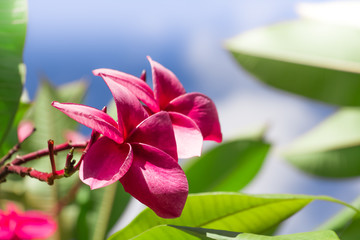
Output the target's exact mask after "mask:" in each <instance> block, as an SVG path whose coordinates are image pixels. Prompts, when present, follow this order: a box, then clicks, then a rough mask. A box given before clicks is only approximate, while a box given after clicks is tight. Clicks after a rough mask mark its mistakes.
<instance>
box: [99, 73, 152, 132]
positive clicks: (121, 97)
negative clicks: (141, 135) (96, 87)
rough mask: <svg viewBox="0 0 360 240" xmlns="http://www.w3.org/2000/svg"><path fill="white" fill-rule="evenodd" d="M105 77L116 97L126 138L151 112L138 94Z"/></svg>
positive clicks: (121, 126) (119, 117) (119, 121)
mask: <svg viewBox="0 0 360 240" xmlns="http://www.w3.org/2000/svg"><path fill="white" fill-rule="evenodd" d="M103 79H104V81H105V82H106V84H107V85H108V87H109V89H110V91H111V93H112V95H113V97H114V100H115V104H116V109H117V114H118V124H119V128H122V129H124V138H126V137H127V135H128V134H129V133H130V132H131V131H132V130H133V129H134V128H135V127H136V126H137V125H138V124H139V123H140V122H142V121H143V120H144V119H145V118H147V117H148V116H149V114H148V113H147V112H146V110H145V109H144V107H143V106H142V105H141V103H140V102H139V100H138V99H137V98H136V96H135V95H134V94H132V93H131V92H130V91H129V90H128V89H127V88H125V87H124V86H122V85H121V84H119V83H118V82H115V81H113V79H111V78H109V77H103ZM140 81H141V80H140ZM141 82H142V81H141ZM142 83H144V82H142Z"/></svg>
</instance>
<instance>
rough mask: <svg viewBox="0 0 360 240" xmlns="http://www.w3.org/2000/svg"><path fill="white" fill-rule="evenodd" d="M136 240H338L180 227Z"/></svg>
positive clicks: (323, 234)
mask: <svg viewBox="0 0 360 240" xmlns="http://www.w3.org/2000/svg"><path fill="white" fill-rule="evenodd" d="M133 239H136V240H141V239H144V240H157V239H162V240H172V239H177V240H181V239H184V240H191V239H194V240H196V239H197V240H198V239H204V240H211V239H214V240H236V239H243V240H305V239H308V240H315V239H316V240H340V239H339V238H338V236H337V235H336V233H334V232H333V231H329V230H324V231H316V232H306V233H296V234H289V235H281V236H263V235H257V234H253V233H240V232H229V231H223V230H215V229H206V228H191V227H182V226H175V225H161V226H158V227H154V228H152V229H150V230H149V231H146V232H144V233H142V234H140V235H138V236H137V237H135V238H133Z"/></svg>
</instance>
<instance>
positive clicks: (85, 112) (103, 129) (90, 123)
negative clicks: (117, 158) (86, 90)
mask: <svg viewBox="0 0 360 240" xmlns="http://www.w3.org/2000/svg"><path fill="white" fill-rule="evenodd" d="M51 105H52V106H53V107H55V108H57V109H58V110H60V111H61V112H63V113H65V114H66V115H68V116H69V117H71V118H72V119H74V120H75V121H77V122H79V123H81V124H83V125H85V126H87V127H89V128H91V129H94V130H95V131H97V132H99V133H101V134H102V135H104V136H107V137H109V138H111V139H112V140H114V141H115V142H117V143H122V142H123V141H124V138H123V133H122V132H120V131H119V129H118V124H117V123H116V122H115V120H114V119H112V118H111V117H110V116H109V115H107V114H106V113H104V112H103V111H100V110H98V109H96V108H92V107H89V106H85V105H81V104H75V103H59V102H53V103H52V104H51Z"/></svg>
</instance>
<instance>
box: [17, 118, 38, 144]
mask: <svg viewBox="0 0 360 240" xmlns="http://www.w3.org/2000/svg"><path fill="white" fill-rule="evenodd" d="M34 130H35V127H34V124H33V123H32V122H31V121H28V120H24V121H21V122H20V123H19V126H18V129H17V135H18V140H19V143H22V142H23V141H24V140H25V139H27V138H28V137H29V136H30V135H31V134H32V133H33V132H34Z"/></svg>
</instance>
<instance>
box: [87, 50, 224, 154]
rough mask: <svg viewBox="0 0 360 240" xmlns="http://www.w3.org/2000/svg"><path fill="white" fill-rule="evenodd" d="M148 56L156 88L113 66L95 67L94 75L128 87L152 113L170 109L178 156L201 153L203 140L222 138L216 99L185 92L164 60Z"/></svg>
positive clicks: (144, 76)
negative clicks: (111, 67) (107, 67)
mask: <svg viewBox="0 0 360 240" xmlns="http://www.w3.org/2000/svg"><path fill="white" fill-rule="evenodd" d="M148 60H149V62H150V64H151V68H152V76H153V85H154V91H153V90H151V88H150V87H149V86H148V85H147V84H146V82H145V81H144V80H145V78H146V75H145V74H144V72H143V73H142V75H141V77H140V78H137V77H135V76H132V75H129V74H127V73H123V72H119V71H116V70H112V69H104V68H102V69H97V70H94V71H93V73H94V75H97V76H101V77H102V78H103V79H104V80H105V81H107V82H109V81H113V82H115V83H117V84H120V85H123V86H124V87H126V88H128V89H129V90H130V91H131V92H132V93H133V94H134V95H136V97H137V98H138V99H139V100H140V101H142V102H143V103H144V104H145V105H146V107H147V108H148V109H149V110H148V111H149V112H150V113H157V112H159V111H167V112H169V114H170V118H171V121H172V124H173V128H174V132H175V138H176V143H177V150H178V156H179V158H188V157H193V156H200V154H201V149H202V143H203V140H213V141H216V142H221V141H222V134H221V129H220V123H219V118H218V113H217V110H216V106H215V104H214V102H213V101H212V100H211V99H210V98H209V97H207V96H206V95H204V94H201V93H196V92H194V93H186V92H185V89H184V87H183V86H182V84H181V83H180V81H179V80H178V79H177V77H176V76H175V74H174V73H173V72H171V71H170V70H169V69H167V68H165V67H164V66H162V65H161V64H159V63H157V62H155V61H153V60H152V59H151V58H150V57H148Z"/></svg>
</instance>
